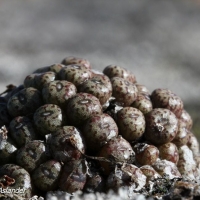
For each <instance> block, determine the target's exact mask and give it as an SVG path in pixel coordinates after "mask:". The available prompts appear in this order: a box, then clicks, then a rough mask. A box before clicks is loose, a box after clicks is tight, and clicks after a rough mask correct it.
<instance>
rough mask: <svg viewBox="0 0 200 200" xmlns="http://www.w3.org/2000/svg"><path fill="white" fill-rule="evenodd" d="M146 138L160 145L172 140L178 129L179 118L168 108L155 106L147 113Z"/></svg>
mask: <svg viewBox="0 0 200 200" xmlns="http://www.w3.org/2000/svg"><path fill="white" fill-rule="evenodd" d="M145 119H146V131H145V138H146V139H147V140H148V141H150V142H151V143H153V144H156V145H160V144H165V143H167V142H170V141H172V140H173V139H174V138H175V136H176V134H177V131H178V119H177V118H176V116H175V114H174V113H173V112H171V111H170V110H168V109H164V108H155V109H153V110H152V111H151V112H149V113H147V114H146V116H145Z"/></svg>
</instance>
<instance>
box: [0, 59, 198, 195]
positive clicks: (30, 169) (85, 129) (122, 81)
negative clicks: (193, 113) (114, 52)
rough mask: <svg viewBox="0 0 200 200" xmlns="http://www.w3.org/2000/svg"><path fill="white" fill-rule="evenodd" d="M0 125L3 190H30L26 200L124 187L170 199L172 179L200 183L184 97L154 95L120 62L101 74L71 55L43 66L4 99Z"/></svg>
mask: <svg viewBox="0 0 200 200" xmlns="http://www.w3.org/2000/svg"><path fill="white" fill-rule="evenodd" d="M0 125H1V129H0V187H1V188H11V189H12V188H17V187H20V188H25V189H26V192H25V193H23V194H18V195H19V198H30V197H31V196H33V195H41V196H45V194H46V192H48V191H57V190H62V191H65V192H67V193H73V192H76V191H78V190H83V191H84V192H107V191H108V190H109V189H112V190H114V191H117V189H119V188H120V187H129V189H130V190H132V191H134V192H141V191H142V190H143V191H144V188H151V190H150V189H146V191H148V194H151V195H166V194H167V192H169V190H168V189H170V188H169V185H170V184H169V183H168V182H167V186H166V188H165V189H164V191H165V192H163V190H162V191H160V190H159V187H158V185H159V184H158V182H159V180H160V179H163V177H166V174H167V177H168V180H172V182H173V181H174V180H175V179H177V180H178V179H183V180H187V181H190V182H192V181H193V182H195V181H196V182H198V183H200V153H199V143H198V141H197V139H196V137H195V135H194V134H193V133H192V130H191V128H192V119H191V117H190V115H189V114H188V113H187V111H186V110H184V106H183V102H182V100H181V99H180V97H178V96H177V95H176V94H174V93H173V92H172V91H170V90H169V89H155V90H154V91H153V92H152V93H150V92H149V90H148V89H147V88H146V87H145V86H144V85H141V84H139V83H137V81H136V78H135V76H134V75H133V74H132V73H131V72H129V71H128V70H126V69H124V68H122V67H120V66H117V65H109V66H107V67H106V68H105V69H104V70H103V73H101V72H98V71H96V70H93V69H91V64H90V62H89V61H88V60H86V59H81V58H76V57H67V58H65V59H64V60H63V61H62V63H61V64H54V65H51V66H48V67H43V68H39V69H37V70H36V71H34V72H33V73H32V74H30V75H28V76H27V77H26V78H25V80H24V83H23V85H20V86H19V87H15V86H12V85H10V87H9V88H8V90H7V91H6V92H5V93H4V95H1V97H0ZM179 185H180V184H179ZM163 187H164V186H163Z"/></svg>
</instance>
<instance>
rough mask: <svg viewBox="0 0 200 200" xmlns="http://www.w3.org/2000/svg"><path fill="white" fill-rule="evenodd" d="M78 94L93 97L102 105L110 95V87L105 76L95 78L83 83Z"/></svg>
mask: <svg viewBox="0 0 200 200" xmlns="http://www.w3.org/2000/svg"><path fill="white" fill-rule="evenodd" d="M78 90H79V92H85V93H89V94H92V95H94V96H95V97H97V98H98V99H99V101H100V103H101V104H102V105H103V104H104V103H106V101H107V100H108V99H109V98H110V97H111V95H112V85H111V82H110V80H109V79H108V78H107V76H96V77H93V78H91V79H89V80H87V81H85V82H83V83H82V84H81V85H80V86H79V88H78Z"/></svg>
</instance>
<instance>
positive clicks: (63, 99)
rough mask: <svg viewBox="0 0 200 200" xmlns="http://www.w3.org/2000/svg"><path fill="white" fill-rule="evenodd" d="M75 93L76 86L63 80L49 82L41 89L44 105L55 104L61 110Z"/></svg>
mask: <svg viewBox="0 0 200 200" xmlns="http://www.w3.org/2000/svg"><path fill="white" fill-rule="evenodd" d="M76 92H77V89H76V86H75V85H74V84H73V83H71V82H68V81H65V80H62V81H60V80H57V81H51V82H50V83H48V84H46V85H45V86H44V87H43V89H42V97H43V100H44V102H45V103H46V104H56V105H58V106H60V107H62V108H64V107H65V106H66V103H67V100H68V99H70V98H71V97H73V96H74V95H75V94H76Z"/></svg>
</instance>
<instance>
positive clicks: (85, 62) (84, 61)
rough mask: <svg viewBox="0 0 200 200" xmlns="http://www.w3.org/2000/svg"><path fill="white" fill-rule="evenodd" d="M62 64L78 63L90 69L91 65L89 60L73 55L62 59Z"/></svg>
mask: <svg viewBox="0 0 200 200" xmlns="http://www.w3.org/2000/svg"><path fill="white" fill-rule="evenodd" d="M62 64H64V65H71V64H80V65H83V66H84V67H85V68H87V69H91V65H90V62H89V60H87V59H84V58H78V57H74V56H69V57H66V58H64V59H63V61H62Z"/></svg>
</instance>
